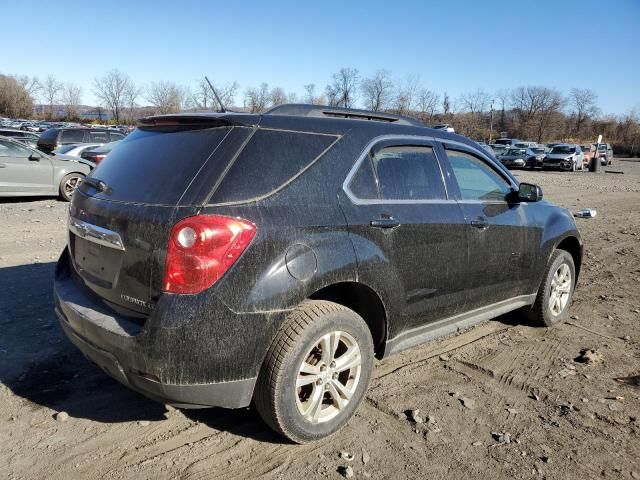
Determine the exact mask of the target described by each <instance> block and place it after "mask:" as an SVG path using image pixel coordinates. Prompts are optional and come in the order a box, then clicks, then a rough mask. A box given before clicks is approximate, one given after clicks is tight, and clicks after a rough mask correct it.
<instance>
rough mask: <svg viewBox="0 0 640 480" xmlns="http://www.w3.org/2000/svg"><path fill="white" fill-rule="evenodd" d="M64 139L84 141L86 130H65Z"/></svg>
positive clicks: (71, 141) (69, 141)
mask: <svg viewBox="0 0 640 480" xmlns="http://www.w3.org/2000/svg"><path fill="white" fill-rule="evenodd" d="M62 141H63V142H65V143H82V142H83V141H84V130H63V131H62Z"/></svg>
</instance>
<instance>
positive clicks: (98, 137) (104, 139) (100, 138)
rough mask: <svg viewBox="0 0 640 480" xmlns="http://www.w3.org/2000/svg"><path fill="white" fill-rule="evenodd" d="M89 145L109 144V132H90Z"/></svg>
mask: <svg viewBox="0 0 640 480" xmlns="http://www.w3.org/2000/svg"><path fill="white" fill-rule="evenodd" d="M88 142H89V143H108V142H109V137H108V136H107V132H96V131H92V130H89V140H88Z"/></svg>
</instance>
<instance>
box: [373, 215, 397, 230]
mask: <svg viewBox="0 0 640 480" xmlns="http://www.w3.org/2000/svg"><path fill="white" fill-rule="evenodd" d="M370 224H371V226H372V227H377V228H395V227H397V226H399V225H400V222H399V221H398V220H396V219H395V218H393V217H388V218H376V219H375V220H371V222H370Z"/></svg>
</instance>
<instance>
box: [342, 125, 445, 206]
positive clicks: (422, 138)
mask: <svg viewBox="0 0 640 480" xmlns="http://www.w3.org/2000/svg"><path fill="white" fill-rule="evenodd" d="M387 140H398V141H401V142H408V141H409V142H410V141H417V142H428V143H431V144H432V145H425V146H429V147H431V148H432V149H433V155H434V157H435V158H436V162H438V169H439V170H440V176H441V177H442V183H443V186H444V192H445V195H447V198H440V199H429V200H384V199H362V198H358V197H356V196H355V195H354V194H353V192H351V190H350V189H349V184H350V183H351V179H352V178H353V177H354V175H355V174H356V172H357V171H358V168H359V167H360V164H361V163H362V162H363V161H364V159H365V158H367V156H368V155H369V152H370V151H371V149H372V148H373V147H374V145H375V144H377V143H380V142H386V141H387ZM437 140H438V139H436V138H435V137H429V136H423V135H390V134H389V135H380V136H379V137H376V138H374V139H373V140H371V141H370V142H369V143H368V144H367V145H366V146H365V147H364V149H363V151H362V153H360V156H359V157H358V159H357V160H356V162H355V163H354V164H353V166H352V167H351V170H349V173H348V174H347V177H346V178H345V179H344V182H342V190H344V193H346V195H347V197H349V200H351V203H353V204H354V205H386V204H409V205H411V204H443V203H455V200H452V199H449V198H448V197H449V192H448V191H447V182H446V181H445V178H444V172H443V171H442V165H441V164H440V159H439V158H438V152H437V151H436V146H435V142H436V141H437ZM405 145H408V143H405Z"/></svg>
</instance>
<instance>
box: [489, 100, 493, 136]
mask: <svg viewBox="0 0 640 480" xmlns="http://www.w3.org/2000/svg"><path fill="white" fill-rule="evenodd" d="M489 143H490V144H491V143H493V98H492V99H491V120H490V122H489Z"/></svg>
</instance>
